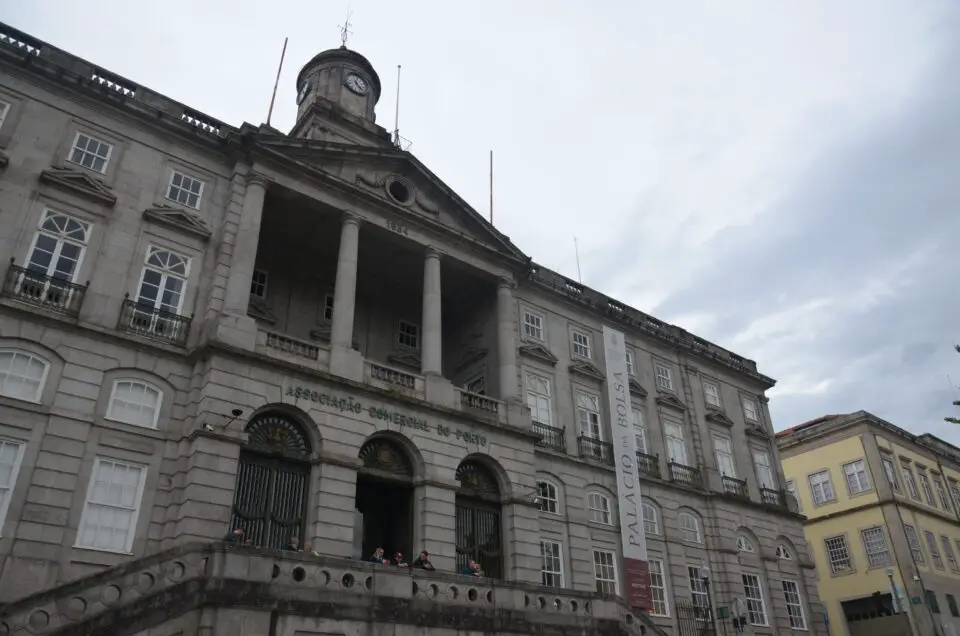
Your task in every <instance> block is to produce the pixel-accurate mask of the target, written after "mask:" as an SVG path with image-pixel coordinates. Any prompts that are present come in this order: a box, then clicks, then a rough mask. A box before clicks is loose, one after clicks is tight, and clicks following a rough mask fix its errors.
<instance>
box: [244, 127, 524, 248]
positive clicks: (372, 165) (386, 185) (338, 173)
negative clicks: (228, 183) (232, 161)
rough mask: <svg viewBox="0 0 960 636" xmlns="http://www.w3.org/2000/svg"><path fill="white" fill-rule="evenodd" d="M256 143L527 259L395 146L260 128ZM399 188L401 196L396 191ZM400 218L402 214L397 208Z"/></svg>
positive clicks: (343, 183) (421, 219) (432, 222)
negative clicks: (347, 142)
mask: <svg viewBox="0 0 960 636" xmlns="http://www.w3.org/2000/svg"><path fill="white" fill-rule="evenodd" d="M257 145H258V146H259V147H260V148H261V149H262V150H264V151H267V152H271V153H275V154H276V155H277V156H278V157H282V158H285V159H287V160H288V161H293V162H295V163H296V164H299V166H301V167H302V168H303V169H306V170H309V171H313V172H314V173H317V172H320V173H322V174H323V175H324V176H325V177H327V178H328V179H330V180H331V181H332V182H333V183H334V184H335V185H336V186H338V187H340V188H341V189H344V190H348V191H350V192H351V193H353V194H357V193H361V194H363V195H366V196H368V197H370V198H373V199H376V200H378V201H379V202H380V203H382V204H384V205H386V206H389V207H390V208H393V209H394V210H398V211H401V210H402V211H405V212H406V213H407V214H408V215H411V214H412V215H413V218H414V219H416V220H417V221H418V222H421V223H426V224H430V225H432V226H433V227H438V228H442V229H444V230H446V231H448V232H449V233H451V234H453V235H455V236H457V237H460V238H461V239H464V238H465V239H466V240H468V241H471V242H473V243H474V244H475V245H476V244H479V245H483V246H485V247H486V248H488V249H490V250H492V251H495V252H497V253H499V254H501V255H503V256H507V257H509V258H512V259H514V260H519V261H524V262H525V261H526V260H528V258H527V256H526V255H525V254H524V253H523V252H521V251H520V250H519V249H518V248H517V247H516V246H515V245H514V244H513V243H512V242H511V241H510V239H509V238H507V237H506V236H504V235H503V234H501V233H500V232H499V231H498V230H497V229H496V228H494V227H493V225H492V224H491V223H490V222H489V221H488V220H487V219H486V218H485V217H484V216H483V215H481V214H480V213H478V212H477V211H476V210H474V209H473V208H472V207H470V205H469V204H467V202H466V201H464V200H463V199H462V198H460V196H459V195H457V193H456V192H454V191H453V190H452V189H451V188H450V187H449V186H447V185H446V184H445V183H443V181H441V180H440V179H439V177H437V176H436V175H435V174H433V172H431V171H430V170H429V169H428V168H427V167H426V166H424V165H423V164H422V163H420V161H419V160H418V159H417V158H416V157H414V156H413V155H412V154H410V153H409V152H406V151H404V150H401V149H399V148H395V147H390V148H370V147H366V146H359V145H355V144H342V143H331V142H327V141H320V140H314V139H301V138H293V137H289V136H286V135H276V134H268V133H267V131H264V130H261V131H260V132H259V133H258V134H257ZM396 184H399V186H396ZM404 193H405V195H406V196H396V195H397V194H404ZM400 218H404V217H403V215H402V214H401V216H400ZM407 218H409V217H407Z"/></svg>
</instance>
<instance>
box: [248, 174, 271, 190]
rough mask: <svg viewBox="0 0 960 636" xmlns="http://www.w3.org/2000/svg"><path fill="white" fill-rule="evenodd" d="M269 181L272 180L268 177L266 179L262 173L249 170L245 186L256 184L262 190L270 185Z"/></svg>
mask: <svg viewBox="0 0 960 636" xmlns="http://www.w3.org/2000/svg"><path fill="white" fill-rule="evenodd" d="M271 183H272V181H270V179H268V178H267V177H265V176H264V175H262V174H259V173H256V172H251V173H250V174H248V175H247V187H250V186H252V185H258V186H260V187H261V188H263V189H264V190H266V189H267V188H269V187H270V184H271Z"/></svg>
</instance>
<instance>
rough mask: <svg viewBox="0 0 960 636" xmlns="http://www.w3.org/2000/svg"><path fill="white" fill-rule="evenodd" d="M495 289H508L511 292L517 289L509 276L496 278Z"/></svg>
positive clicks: (515, 283)
mask: <svg viewBox="0 0 960 636" xmlns="http://www.w3.org/2000/svg"><path fill="white" fill-rule="evenodd" d="M497 287H498V288H499V289H509V290H510V291H513V290H514V289H516V288H517V281H515V280H514V279H513V278H511V277H509V276H497Z"/></svg>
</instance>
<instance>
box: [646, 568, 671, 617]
mask: <svg viewBox="0 0 960 636" xmlns="http://www.w3.org/2000/svg"><path fill="white" fill-rule="evenodd" d="M647 564H648V565H649V567H650V595H651V597H652V598H653V607H651V608H650V615H651V616H662V617H669V616H670V594H669V592H668V590H667V588H668V587H669V585H667V568H666V566H665V565H664V563H663V561H662V560H660V559H649V560H648V561H647ZM656 577H659V578H660V581H659V584H658V583H657V579H656ZM657 592H659V593H660V594H661V595H662V596H663V598H662V599H660V600H659V601H658V599H657ZM658 602H660V603H662V604H663V610H662V611H661V610H660V609H659V608H658V607H657V604H658Z"/></svg>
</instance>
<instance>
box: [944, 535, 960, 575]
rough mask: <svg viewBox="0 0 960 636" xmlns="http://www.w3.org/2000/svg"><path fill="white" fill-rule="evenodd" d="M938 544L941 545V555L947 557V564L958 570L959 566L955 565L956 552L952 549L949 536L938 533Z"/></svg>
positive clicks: (959, 569)
mask: <svg viewBox="0 0 960 636" xmlns="http://www.w3.org/2000/svg"><path fill="white" fill-rule="evenodd" d="M940 545H942V546H943V556H944V557H945V558H946V559H947V565H949V566H950V569H951V570H953V571H954V572H960V566H958V565H957V554H956V552H954V551H953V544H952V543H950V537H947V536H944V535H942V534H941V535H940Z"/></svg>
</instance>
